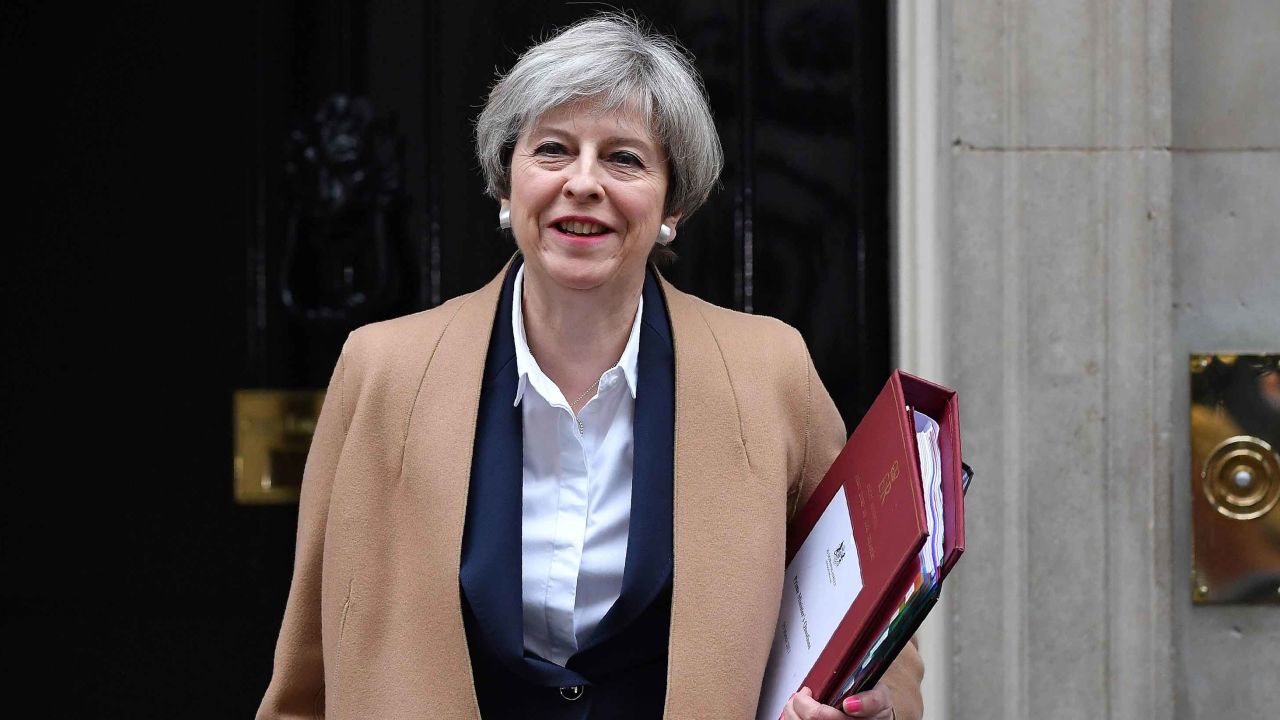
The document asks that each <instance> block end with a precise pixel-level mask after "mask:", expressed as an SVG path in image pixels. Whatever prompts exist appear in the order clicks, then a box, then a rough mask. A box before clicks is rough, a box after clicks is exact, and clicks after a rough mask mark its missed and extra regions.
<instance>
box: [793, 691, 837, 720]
mask: <svg viewBox="0 0 1280 720" xmlns="http://www.w3.org/2000/svg"><path fill="white" fill-rule="evenodd" d="M791 705H792V707H794V709H795V713H796V717H798V718H799V719H800V720H843V718H844V717H845V716H844V713H842V712H840V711H839V710H837V709H835V708H833V707H831V706H830V705H823V704H822V703H820V702H818V701H817V700H814V699H813V691H811V690H809V688H801V690H800V692H798V693H796V694H795V695H794V696H792V698H791Z"/></svg>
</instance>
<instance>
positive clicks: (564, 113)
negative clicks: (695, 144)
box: [503, 103, 678, 292]
mask: <svg viewBox="0 0 1280 720" xmlns="http://www.w3.org/2000/svg"><path fill="white" fill-rule="evenodd" d="M628 108H629V106H628ZM666 195H667V159H666V155H665V154H664V152H663V149H662V147H661V146H660V145H659V144H658V143H657V142H656V141H655V140H654V138H653V136H652V133H651V132H650V130H649V123H648V118H646V117H644V116H643V115H642V114H641V113H639V112H638V111H636V110H635V109H626V108H624V109H621V110H618V111H615V112H609V113H603V112H599V111H597V109H596V108H595V107H594V106H593V105H591V104H589V103H573V104H567V105H562V106H560V107H558V108H555V109H553V110H551V111H549V112H547V113H546V114H545V115H543V116H542V117H541V118H539V119H538V120H537V121H536V122H535V123H534V124H533V125H532V126H531V127H529V128H526V129H525V131H524V132H522V133H521V134H520V137H519V139H518V140H517V141H516V146H515V150H514V152H513V154H512V158H511V197H510V198H509V199H508V200H504V201H503V202H504V204H508V203H509V207H510V209H511V230H512V232H513V233H514V234H515V238H516V244H517V245H519V247H520V251H521V253H523V255H524V257H525V262H526V267H527V268H528V270H527V271H526V274H528V273H532V274H534V275H536V276H538V281H539V282H542V281H545V280H550V281H551V282H553V283H555V284H557V285H559V286H561V287H563V288H566V289H571V290H596V289H603V290H605V291H606V292H609V291H616V292H626V291H628V290H630V289H633V288H635V287H638V286H639V284H640V283H641V282H642V280H641V279H642V278H643V277H644V267H645V262H646V260H647V259H648V256H649V251H650V250H651V249H652V248H653V243H654V242H655V241H656V239H657V237H658V227H659V225H661V224H662V223H663V222H666V223H667V225H668V226H670V227H671V229H672V230H675V225H676V221H677V220H678V218H677V217H675V216H669V217H665V218H664V217H663V204H664V201H665V199H666Z"/></svg>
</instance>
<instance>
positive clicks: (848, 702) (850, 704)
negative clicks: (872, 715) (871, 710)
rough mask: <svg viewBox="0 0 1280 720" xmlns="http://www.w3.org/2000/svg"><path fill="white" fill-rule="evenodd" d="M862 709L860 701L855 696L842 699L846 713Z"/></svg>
mask: <svg viewBox="0 0 1280 720" xmlns="http://www.w3.org/2000/svg"><path fill="white" fill-rule="evenodd" d="M861 709H862V701H861V700H859V699H858V698H856V697H849V698H845V699H844V711H845V712H846V713H856V712H858V711H859V710H861Z"/></svg>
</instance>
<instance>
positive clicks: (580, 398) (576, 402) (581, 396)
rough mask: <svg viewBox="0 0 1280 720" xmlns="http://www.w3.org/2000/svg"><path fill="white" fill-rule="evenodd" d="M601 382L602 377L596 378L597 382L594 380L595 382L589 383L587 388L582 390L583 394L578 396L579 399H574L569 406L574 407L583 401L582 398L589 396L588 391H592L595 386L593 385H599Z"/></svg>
mask: <svg viewBox="0 0 1280 720" xmlns="http://www.w3.org/2000/svg"><path fill="white" fill-rule="evenodd" d="M599 384H600V378H596V381H595V382H593V383H591V384H590V385H588V386H587V389H586V390H583V391H582V394H581V395H579V396H578V399H577V400H574V401H573V402H571V403H569V407H570V408H572V407H573V406H575V405H577V404H578V403H580V402H582V398H584V397H586V396H587V393H589V392H591V388H593V387H595V386H596V385H599Z"/></svg>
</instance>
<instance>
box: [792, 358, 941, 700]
mask: <svg viewBox="0 0 1280 720" xmlns="http://www.w3.org/2000/svg"><path fill="white" fill-rule="evenodd" d="M909 407H910V408H913V409H915V410H917V411H919V412H922V413H924V414H925V415H928V416H929V417H931V418H933V419H934V420H935V421H936V422H937V423H938V427H939V437H938V449H939V451H940V454H941V462H940V465H941V469H942V506H943V524H944V528H945V531H944V533H943V556H942V561H941V565H940V567H939V582H941V578H943V577H945V576H946V574H947V573H948V572H949V571H950V570H951V568H952V567H954V565H955V563H956V560H958V559H959V557H960V554H961V553H962V552H964V490H963V478H962V470H961V454H960V413H959V408H958V407H957V403H956V393H955V391H954V390H951V389H949V388H945V387H942V386H941V385H937V384H934V383H931V382H929V381H927V380H923V379H921V378H918V377H915V376H913V375H909V374H907V373H904V372H901V371H898V370H895V371H894V372H893V374H892V375H891V376H890V377H889V381H888V382H887V383H885V386H884V389H883V390H881V391H880V395H879V396H878V397H877V398H876V400H875V402H874V403H872V405H871V408H870V409H869V410H868V411H867V413H866V415H865V416H863V418H862V420H861V422H859V423H858V427H857V428H855V429H854V431H853V435H851V436H850V438H849V442H848V443H847V444H846V445H845V447H844V450H842V451H841V452H840V455H839V457H837V458H836V461H835V462H834V463H833V464H832V465H831V469H830V470H828V471H827V474H826V476H824V477H823V479H822V482H821V483H819V485H818V487H817V489H815V490H814V492H813V495H812V496H811V497H810V498H809V500H808V502H807V503H805V506H804V507H803V508H801V509H800V511H799V512H798V513H796V516H795V517H794V518H793V520H792V523H791V526H790V527H789V528H788V531H787V563H788V565H789V564H790V563H791V560H792V559H793V558H794V557H795V554H796V552H797V550H799V548H800V545H801V543H803V542H804V539H805V538H806V537H808V535H809V533H810V531H812V530H813V528H814V525H815V524H816V523H817V521H818V518H819V517H820V516H821V515H822V512H823V510H825V509H826V508H827V506H828V505H830V503H831V501H832V499H833V498H834V497H835V495H836V491H837V490H838V489H839V488H840V487H842V486H843V487H844V488H845V497H846V499H847V500H848V504H849V518H850V520H851V522H852V525H853V534H854V540H855V541H856V544H857V546H858V559H859V561H860V564H861V568H862V582H863V587H862V591H861V592H860V593H859V594H858V596H857V598H856V599H855V600H854V602H853V604H852V605H851V606H850V607H849V610H848V612H847V613H845V616H844V618H843V619H842V620H841V621H840V623H839V625H837V626H836V630H835V633H834V634H833V635H832V637H831V640H830V641H829V642H828V643H827V645H826V647H825V648H824V649H823V650H822V652H821V653H819V655H818V659H817V661H816V662H815V663H814V666H813V668H812V669H811V670H810V671H809V674H808V676H807V677H806V678H805V681H804V685H805V686H807V687H809V688H810V689H812V690H813V695H814V697H816V698H819V699H832V698H833V696H834V693H836V692H837V691H838V690H839V689H840V685H841V683H842V682H843V681H844V680H845V678H847V677H848V676H849V673H850V671H851V669H852V667H853V665H854V664H856V663H858V662H859V661H860V660H861V659H862V658H863V657H864V656H865V655H866V653H867V652H868V651H869V650H870V649H871V645H872V644H873V643H874V642H875V641H876V639H877V638H878V637H879V636H880V634H881V633H882V632H883V631H884V630H885V628H886V627H888V625H889V623H890V621H891V620H892V619H893V617H894V615H895V613H896V612H897V610H898V607H899V605H901V603H902V601H903V599H904V597H906V595H907V594H908V593H909V592H910V591H911V589H912V587H913V585H914V583H915V581H916V579H917V578H918V577H919V575H920V549H921V547H922V546H923V545H924V543H925V540H926V538H927V537H928V528H927V525H926V521H925V497H924V491H923V487H922V484H921V479H920V477H921V475H920V461H919V451H918V449H917V447H916V435H915V422H914V418H913V417H912V416H911V413H910V410H909ZM796 689H797V690H799V688H796Z"/></svg>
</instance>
